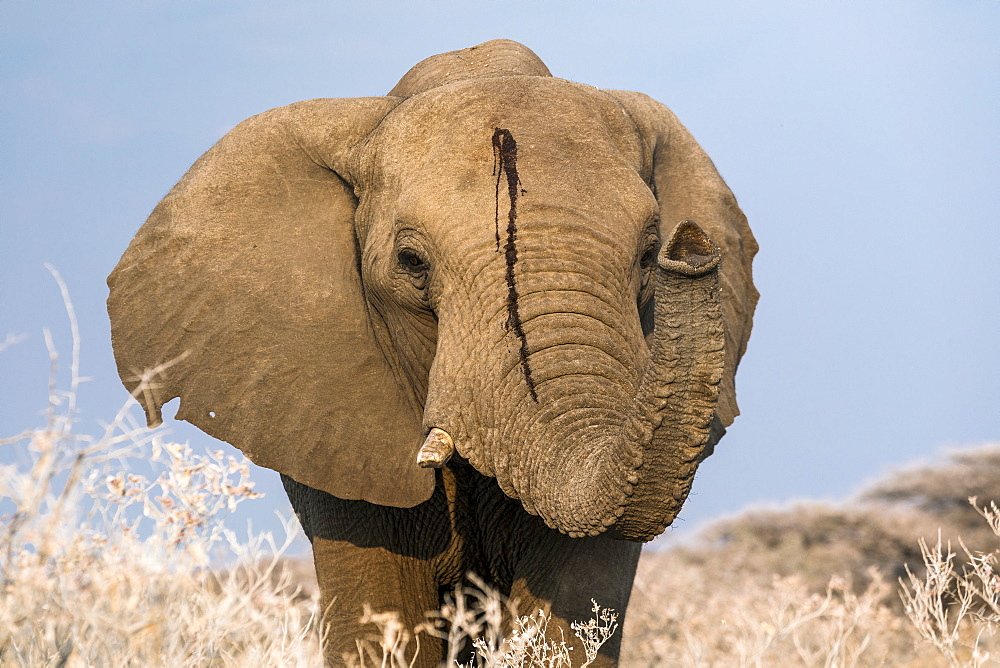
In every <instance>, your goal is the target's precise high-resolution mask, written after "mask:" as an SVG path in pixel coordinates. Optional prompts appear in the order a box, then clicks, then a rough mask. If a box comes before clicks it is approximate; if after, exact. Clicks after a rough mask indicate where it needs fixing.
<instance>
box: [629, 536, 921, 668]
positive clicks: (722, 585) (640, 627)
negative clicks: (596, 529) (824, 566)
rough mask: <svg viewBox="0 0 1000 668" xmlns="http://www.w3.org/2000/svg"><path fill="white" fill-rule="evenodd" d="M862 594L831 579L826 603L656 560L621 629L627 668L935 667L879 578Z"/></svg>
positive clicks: (801, 589)
mask: <svg viewBox="0 0 1000 668" xmlns="http://www.w3.org/2000/svg"><path fill="white" fill-rule="evenodd" d="M868 579H869V584H868V585H867V586H866V587H865V588H864V589H863V590H862V591H861V593H860V594H857V593H855V592H854V589H853V587H852V586H851V583H850V582H849V581H848V580H846V579H844V578H838V577H834V578H831V579H830V580H828V584H827V587H826V588H825V590H824V591H823V593H816V592H814V591H812V590H811V587H810V586H808V585H807V584H806V583H805V582H804V581H803V580H801V579H800V578H797V577H795V576H787V577H781V576H776V575H775V576H772V578H771V580H770V582H767V583H761V582H759V581H758V580H757V579H754V578H748V577H745V575H744V573H743V570H742V569H741V568H740V565H739V564H738V563H734V564H730V567H729V569H728V570H718V569H715V568H711V567H705V566H702V565H699V564H696V563H692V562H690V561H689V560H688V559H686V558H679V557H678V555H677V554H675V553H673V552H670V551H668V552H661V553H653V554H651V555H649V557H648V558H644V559H643V561H642V563H641V564H640V568H639V574H638V577H637V580H636V586H635V588H634V589H633V602H632V605H631V607H630V610H629V616H628V618H627V621H626V624H625V635H624V636H623V649H622V652H623V655H622V663H623V665H626V666H633V665H635V666H856V665H864V666H867V665H894V666H897V665H898V666H902V665H933V663H922V661H925V660H929V659H931V658H934V657H933V655H932V653H931V652H929V651H924V652H915V651H914V649H913V634H912V633H911V632H910V631H909V628H908V626H909V625H908V624H907V623H906V622H905V620H903V619H902V618H901V617H899V616H898V615H896V614H894V613H893V611H892V609H891V608H890V607H889V606H888V605H886V603H885V598H886V596H887V595H888V593H889V591H890V589H891V587H890V586H889V585H888V584H887V583H886V581H885V580H884V579H882V578H881V577H880V576H879V575H878V574H877V573H871V574H869V575H868Z"/></svg>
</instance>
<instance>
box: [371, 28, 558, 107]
mask: <svg viewBox="0 0 1000 668" xmlns="http://www.w3.org/2000/svg"><path fill="white" fill-rule="evenodd" d="M503 76H538V77H550V76H552V73H551V72H549V68H548V67H546V66H545V63H543V62H542V59H541V58H539V57H538V56H537V55H535V52H534V51H532V50H531V49H529V48H528V47H526V46H524V45H523V44H519V43H517V42H515V41H512V40H509V39H494V40H490V41H489V42H483V43H482V44H477V45H476V46H470V47H469V48H467V49H459V50H458V51H448V52H447V53H439V54H437V55H436V56H431V57H430V58H425V59H423V60H421V61H420V62H419V63H417V64H416V65H414V66H413V67H411V68H410V70H409V71H408V72H407V73H406V74H404V75H403V78H402V79H400V80H399V83H397V84H396V85H395V87H394V88H393V89H392V90H391V91H389V95H395V96H397V97H411V96H413V95H417V94H419V93H423V92H425V91H428V90H430V89H432V88H437V87H438V86H445V85H447V84H450V83H455V82H456V81H464V80H466V79H477V78H481V77H503Z"/></svg>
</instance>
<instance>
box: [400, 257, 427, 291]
mask: <svg viewBox="0 0 1000 668" xmlns="http://www.w3.org/2000/svg"><path fill="white" fill-rule="evenodd" d="M399 266H400V267H401V268H402V269H403V271H405V272H406V273H407V274H408V275H409V277H410V280H411V281H412V282H413V284H414V285H415V286H416V287H417V289H419V290H423V289H424V288H425V287H426V286H427V272H428V271H429V270H430V267H429V266H428V265H427V263H426V262H424V260H423V259H422V258H421V257H420V256H419V255H417V254H416V253H415V252H413V251H410V250H404V251H400V252H399Z"/></svg>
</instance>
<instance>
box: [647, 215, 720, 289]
mask: <svg viewBox="0 0 1000 668" xmlns="http://www.w3.org/2000/svg"><path fill="white" fill-rule="evenodd" d="M721 257H722V251H721V250H719V247H718V246H716V245H715V244H714V243H712V240H711V239H709V238H708V235H707V234H705V231H704V230H702V229H701V228H700V227H699V226H698V224H697V223H696V222H694V221H693V220H689V219H687V218H685V219H684V220H682V221H681V222H679V223H678V224H677V227H675V228H674V230H673V232H671V233H670V237H669V238H668V239H667V242H666V243H665V244H663V248H662V249H660V254H659V256H658V257H657V262H658V263H659V265H660V267H662V268H663V269H664V270H666V271H669V272H673V273H675V274H682V275H684V276H704V275H705V274H707V273H709V272H710V271H713V270H714V269H716V268H717V267H718V266H719V260H720V259H721Z"/></svg>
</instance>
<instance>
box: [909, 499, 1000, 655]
mask: <svg viewBox="0 0 1000 668" xmlns="http://www.w3.org/2000/svg"><path fill="white" fill-rule="evenodd" d="M969 505H970V506H971V507H972V508H974V509H975V510H976V512H978V513H979V515H981V516H982V518H983V519H984V520H986V525H987V526H988V527H989V528H990V531H991V532H992V533H993V535H994V536H995V537H996V538H1000V508H998V507H997V504H996V503H995V502H992V501H991V502H990V503H989V505H988V506H984V507H982V508H980V507H979V505H978V504H977V502H976V497H971V498H969ZM960 545H961V550H962V555H963V556H962V557H961V558H962V560H963V562H964V563H963V564H962V565H961V566H956V559H957V558H958V555H957V554H956V552H954V551H953V550H952V547H951V544H950V543H948V544H947V545H946V546H945V545H943V544H942V542H941V538H940V536H939V537H938V540H937V543H935V545H934V547H930V546H928V544H927V542H926V541H925V540H923V539H921V540H920V549H921V552H922V554H923V562H924V567H925V568H924V570H925V573H924V575H923V577H918V576H917V575H914V574H913V573H912V572H910V571H909V569H907V578H906V579H905V580H904V579H902V578H900V585H902V590H901V592H900V595H901V597H902V599H903V603H904V605H905V607H906V616H907V617H909V618H910V621H912V622H913V625H914V627H915V628H916V630H917V632H918V633H919V634H920V635H921V637H923V638H924V639H925V640H927V641H928V642H929V643H930V644H932V645H933V646H934V647H936V648H937V649H938V650H939V651H940V652H941V653H942V654H943V655H944V656H945V658H947V659H948V662H949V663H950V664H951V665H953V666H982V665H985V664H986V662H988V661H989V660H990V658H991V657H990V651H989V649H990V648H991V647H992V648H993V650H994V651H996V650H997V647H996V644H997V643H996V635H997V631H1000V573H998V568H1000V542H996V547H995V548H994V549H993V550H991V551H989V552H982V551H978V550H971V549H969V547H968V546H966V545H965V543H964V542H960ZM996 662H997V660H996V659H994V663H996Z"/></svg>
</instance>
